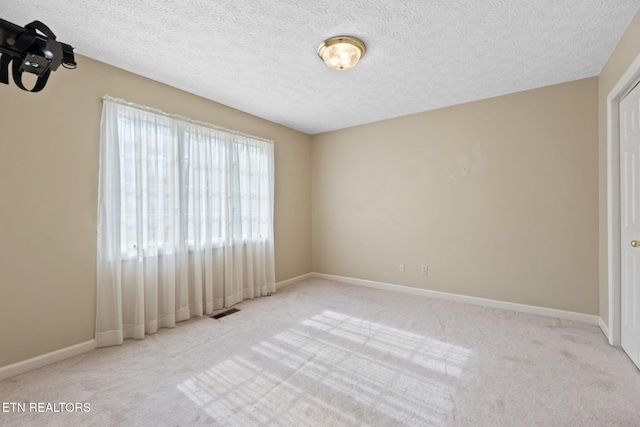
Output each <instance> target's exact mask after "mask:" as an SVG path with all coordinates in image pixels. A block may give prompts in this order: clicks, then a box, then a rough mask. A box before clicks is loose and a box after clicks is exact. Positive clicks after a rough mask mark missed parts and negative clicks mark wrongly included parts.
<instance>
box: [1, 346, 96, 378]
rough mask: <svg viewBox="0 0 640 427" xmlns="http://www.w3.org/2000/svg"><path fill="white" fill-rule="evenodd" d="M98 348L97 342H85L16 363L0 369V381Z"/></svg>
mask: <svg viewBox="0 0 640 427" xmlns="http://www.w3.org/2000/svg"><path fill="white" fill-rule="evenodd" d="M95 348H96V343H95V340H90V341H85V342H83V343H80V344H76V345H72V346H70V347H65V348H61V349H60V350H56V351H52V352H51V353H46V354H42V355H40V356H36V357H32V358H31V359H27V360H23V361H21V362H16V363H13V364H11V365H7V366H3V367H1V368H0V381H2V380H5V379H7V378H11V377H15V376H16V375H20V374H24V373H25V372H28V371H31V370H33V369H38V368H41V367H43V366H46V365H50V364H52V363H56V362H59V361H61V360H64V359H68V358H70V357H73V356H77V355H79V354H82V353H86V352H88V351H91V350H94V349H95Z"/></svg>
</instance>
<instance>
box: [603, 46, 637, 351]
mask: <svg viewBox="0 0 640 427" xmlns="http://www.w3.org/2000/svg"><path fill="white" fill-rule="evenodd" d="M638 80H640V54H639V55H638V56H637V57H636V59H635V60H634V61H633V62H632V63H631V65H630V66H629V68H627V71H625V73H624V74H623V75H622V77H620V80H618V82H617V83H616V84H615V86H613V89H611V92H609V95H608V96H607V141H608V143H607V166H608V167H607V237H608V238H607V258H608V272H607V283H608V288H609V325H608V326H609V328H608V329H609V333H608V334H607V335H608V338H609V344H611V345H616V346H619V345H620V335H621V333H620V332H621V328H622V326H621V312H622V307H621V301H622V300H621V297H620V295H621V267H622V265H621V262H620V261H621V258H620V257H621V255H620V201H621V199H620V108H619V105H620V100H621V99H622V98H623V97H624V95H626V94H627V92H628V91H629V90H630V89H631V88H633V86H634V85H635V84H636V83H637V82H638Z"/></svg>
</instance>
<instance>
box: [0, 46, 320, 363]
mask: <svg viewBox="0 0 640 427" xmlns="http://www.w3.org/2000/svg"><path fill="white" fill-rule="evenodd" d="M78 62H79V65H78V69H77V70H75V71H69V70H65V69H60V70H58V71H57V72H55V73H54V74H53V75H52V77H51V79H50V82H49V84H48V85H47V87H46V88H45V89H44V91H43V92H41V93H39V94H30V93H26V92H22V91H20V90H18V89H17V88H16V87H15V85H13V83H12V84H11V86H6V85H0V97H1V98H2V102H1V103H0V131H1V132H2V134H1V135H0V366H4V365H8V364H11V363H13V362H16V361H21V360H25V359H28V358H30V357H34V356H37V355H40V354H44V353H47V352H50V351H54V350H57V349H60V348H64V347H67V346H70V345H74V344H78V343H81V342H85V341H88V340H91V339H93V336H94V323H95V287H96V278H95V276H96V271H95V270H96V267H95V264H96V263H95V257H96V227H97V189H98V145H99V129H100V114H101V108H102V102H101V98H102V96H103V95H105V94H108V95H112V96H115V97H121V98H124V99H126V100H129V101H133V102H137V103H140V104H144V105H149V106H152V107H155V108H160V109H162V110H164V111H167V112H171V113H176V114H181V115H185V116H188V117H191V118H194V119H198V120H203V121H207V122H210V123H214V124H217V125H220V126H223V127H227V128H230V129H236V130H239V131H242V132H246V133H250V134H253V135H257V136H261V137H264V138H269V139H273V140H275V141H276V143H275V144H276V145H275V165H276V172H275V174H276V177H275V178H276V184H275V187H276V189H275V192H276V201H275V235H276V241H275V247H276V280H277V281H282V280H285V279H289V278H292V277H296V276H299V275H302V274H306V273H308V272H310V271H311V219H310V218H311V211H310V210H311V198H310V197H311V196H310V189H311V181H310V172H309V170H310V149H311V147H310V137H309V136H308V135H305V134H302V133H300V132H296V131H293V130H291V129H288V128H285V127H283V126H280V125H276V124H274V123H271V122H268V121H266V120H262V119H259V118H256V117H254V116H251V115H248V114H245V113H242V112H240V111H237V110H234V109H231V108H229V107H225V106H223V105H220V104H216V103H214V102H211V101H207V100H205V99H203V98H200V97H197V96H194V95H191V94H188V93H185V92H182V91H180V90H177V89H174V88H171V87H168V86H165V85H162V84H160V83H157V82H154V81H151V80H148V79H145V78H143V77H140V76H136V75H134V74H131V73H128V72H125V71H123V70H120V69H117V68H113V67H110V66H108V65H105V64H103V63H100V62H97V61H94V60H91V59H88V58H85V57H82V56H79V57H78ZM212 78H215V76H212Z"/></svg>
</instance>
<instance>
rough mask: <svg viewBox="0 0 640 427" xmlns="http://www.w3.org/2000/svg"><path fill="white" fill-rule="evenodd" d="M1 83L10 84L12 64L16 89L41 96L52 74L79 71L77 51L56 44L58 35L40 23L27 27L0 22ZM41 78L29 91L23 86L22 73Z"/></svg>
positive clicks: (68, 46) (0, 20) (1, 20)
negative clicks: (40, 93) (61, 70)
mask: <svg viewBox="0 0 640 427" xmlns="http://www.w3.org/2000/svg"><path fill="white" fill-rule="evenodd" d="M0 53H1V54H2V56H1V57H0V83H4V84H9V64H10V63H11V62H12V61H13V67H12V74H13V81H14V82H15V84H16V86H18V87H19V88H20V89H22V90H26V91H27V92H40V91H41V90H42V89H43V88H44V87H45V85H46V84H47V80H48V79H49V75H50V74H51V72H52V71H55V70H57V69H58V67H59V66H60V65H62V66H63V67H65V68H69V69H74V68H76V65H77V64H76V62H75V59H74V57H73V47H71V46H70V45H68V44H66V43H61V42H59V41H56V35H55V34H53V31H51V30H50V29H49V27H47V26H46V25H44V24H43V23H42V22H40V21H33V22H32V23H30V24H27V25H25V26H24V28H23V27H20V26H18V25H16V24H12V23H11V22H9V21H5V20H3V19H0ZM25 72H27V73H31V74H35V75H36V76H37V80H36V84H35V86H34V87H33V88H32V89H27V88H26V87H24V85H23V84H22V73H25Z"/></svg>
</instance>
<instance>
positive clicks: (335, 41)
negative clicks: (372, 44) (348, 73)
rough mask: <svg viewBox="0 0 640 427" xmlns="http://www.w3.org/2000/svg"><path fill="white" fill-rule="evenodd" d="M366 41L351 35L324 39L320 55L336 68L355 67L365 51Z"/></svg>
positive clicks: (320, 47) (319, 48)
mask: <svg viewBox="0 0 640 427" xmlns="http://www.w3.org/2000/svg"><path fill="white" fill-rule="evenodd" d="M365 50H366V49H365V46H364V43H362V41H361V40H359V39H357V38H355V37H351V36H336V37H331V38H329V39H326V40H325V41H323V42H322V43H321V44H320V46H319V47H318V56H319V57H320V58H322V60H323V61H324V62H325V63H326V64H327V66H329V67H330V68H333V69H334V70H348V69H349V68H353V67H354V66H355V65H356V64H357V63H358V61H359V60H360V58H362V56H363V55H364V52H365Z"/></svg>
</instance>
